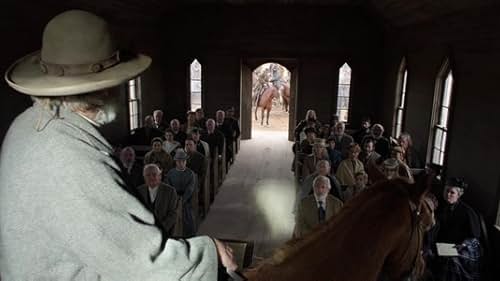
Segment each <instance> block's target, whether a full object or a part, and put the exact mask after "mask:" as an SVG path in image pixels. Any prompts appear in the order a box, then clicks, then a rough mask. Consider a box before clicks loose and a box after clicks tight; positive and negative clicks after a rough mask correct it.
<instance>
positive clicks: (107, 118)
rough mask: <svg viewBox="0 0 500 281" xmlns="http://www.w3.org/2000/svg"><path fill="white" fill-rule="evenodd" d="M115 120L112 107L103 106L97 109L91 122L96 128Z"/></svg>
mask: <svg viewBox="0 0 500 281" xmlns="http://www.w3.org/2000/svg"><path fill="white" fill-rule="evenodd" d="M115 119H116V112H115V110H114V108H113V106H104V107H103V108H102V109H99V111H98V112H97V114H96V116H95V119H94V120H93V121H94V122H95V123H96V124H97V125H98V126H103V125H106V124H109V123H111V122H113V121H114V120H115Z"/></svg>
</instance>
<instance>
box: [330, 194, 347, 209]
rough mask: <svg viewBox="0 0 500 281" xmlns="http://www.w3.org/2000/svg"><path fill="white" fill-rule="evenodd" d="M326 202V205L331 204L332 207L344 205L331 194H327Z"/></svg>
mask: <svg viewBox="0 0 500 281" xmlns="http://www.w3.org/2000/svg"><path fill="white" fill-rule="evenodd" d="M326 200H327V204H332V205H333V206H339V207H342V205H343V204H344V203H342V201H341V200H340V199H338V198H337V197H335V196H333V195H331V194H328V196H326Z"/></svg>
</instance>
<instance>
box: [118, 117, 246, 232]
mask: <svg viewBox="0 0 500 281" xmlns="http://www.w3.org/2000/svg"><path fill="white" fill-rule="evenodd" d="M221 112H222V113H224V112H223V111H218V112H217V115H219V116H220V115H221ZM155 113H157V111H155ZM222 118H224V114H222ZM219 119H220V117H219ZM172 121H173V122H171V125H174V126H171V127H170V128H166V129H165V131H164V136H165V138H164V139H162V138H160V137H154V138H152V139H151V143H150V146H147V147H148V149H149V151H147V152H146V153H145V154H144V156H143V157H136V151H135V150H134V148H133V146H127V147H125V148H123V149H121V151H120V160H121V161H120V162H121V164H122V169H123V173H124V178H125V180H126V182H127V189H128V191H129V192H130V193H132V194H133V195H134V196H136V197H137V198H138V199H139V200H141V201H142V202H143V204H144V205H145V206H146V207H147V208H148V209H150V210H151V211H152V213H153V214H154V215H155V217H156V221H157V222H158V226H159V227H160V228H161V229H162V230H163V231H164V233H165V234H167V235H169V236H172V235H173V236H177V237H190V236H193V235H195V234H196V231H197V226H198V225H199V223H200V219H201V218H202V217H203V216H206V214H207V212H208V208H209V205H210V203H211V202H212V201H213V199H214V196H215V193H216V192H217V191H218V188H219V186H220V185H221V184H222V181H223V179H224V177H225V174H226V172H227V168H229V162H226V152H227V150H229V147H230V149H231V151H234V152H235V153H236V152H237V148H238V145H237V140H238V137H239V127H238V128H237V129H235V132H234V134H232V138H231V139H229V141H230V143H229V144H227V142H226V141H227V140H228V139H227V138H225V137H224V134H223V133H222V132H220V131H219V129H218V128H216V123H215V120H213V119H208V120H206V121H205V128H206V129H205V130H202V129H200V128H198V127H191V128H190V129H189V130H188V131H187V132H183V133H184V134H185V139H184V141H183V145H182V146H181V144H180V142H179V141H177V140H174V138H173V137H174V132H175V129H176V123H177V122H178V121H177V120H176V119H174V120H172ZM222 122H224V119H222ZM155 124H156V123H155ZM236 125H237V121H236ZM155 126H157V125H153V127H148V128H150V129H154V130H159V129H158V128H155ZM143 131H144V130H143ZM136 133H137V132H133V134H132V137H131V138H132V139H133V138H136V136H134V135H135V134H136ZM180 134H181V133H180V132H177V136H179V135H180ZM141 144H142V143H141ZM226 144H227V145H226ZM144 146H145V145H144V144H142V145H141V146H139V148H143V147H144ZM135 147H137V146H135ZM226 149H227V150H226ZM219 151H220V153H219ZM232 158H234V157H232ZM141 160H142V161H141ZM224 163H226V164H227V166H226V164H224ZM172 188H173V190H174V191H175V195H176V198H173V196H172V194H173V193H172V192H167V191H166V190H168V189H172ZM164 189H165V190H164ZM158 190H163V191H162V192H160V191H158ZM157 194H159V195H158V196H160V197H158V198H159V200H154V199H156V196H157ZM165 197H168V198H165ZM177 198H178V199H177ZM172 202H176V204H173V203H172ZM172 212H174V214H175V216H173V215H172ZM172 221H177V223H174V224H172ZM174 227H175V229H174Z"/></svg>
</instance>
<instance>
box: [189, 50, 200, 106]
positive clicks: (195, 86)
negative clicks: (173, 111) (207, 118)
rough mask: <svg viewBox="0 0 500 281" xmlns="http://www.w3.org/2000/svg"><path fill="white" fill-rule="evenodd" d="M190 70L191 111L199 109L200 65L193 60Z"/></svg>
mask: <svg viewBox="0 0 500 281" xmlns="http://www.w3.org/2000/svg"><path fill="white" fill-rule="evenodd" d="M189 69H190V77H191V83H190V90H191V95H190V97H191V99H190V100H191V105H190V106H191V110H192V111H194V110H196V109H198V108H201V64H200V63H199V62H198V60H197V59H195V60H194V61H193V62H192V63H191V67H190V68H189Z"/></svg>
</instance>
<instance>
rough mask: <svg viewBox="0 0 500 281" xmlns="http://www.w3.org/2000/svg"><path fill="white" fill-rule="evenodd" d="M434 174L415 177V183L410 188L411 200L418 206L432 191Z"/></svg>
mask: <svg viewBox="0 0 500 281" xmlns="http://www.w3.org/2000/svg"><path fill="white" fill-rule="evenodd" d="M433 177H434V174H432V173H427V172H422V173H420V174H417V175H415V176H414V179H415V183H413V184H411V186H410V187H409V191H410V200H412V201H413V203H415V204H418V203H419V202H420V200H421V199H422V198H423V197H424V196H425V195H426V194H427V193H428V192H429V191H430V189H431V184H432V179H433Z"/></svg>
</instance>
